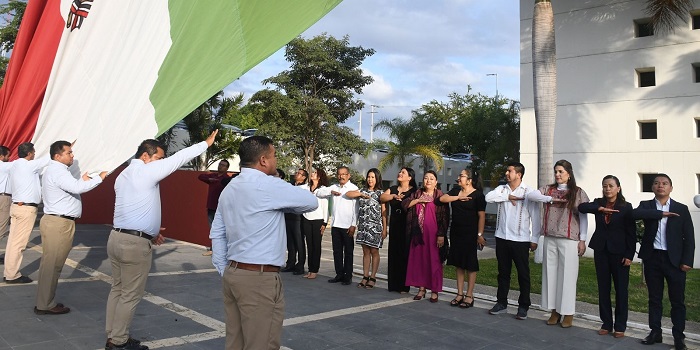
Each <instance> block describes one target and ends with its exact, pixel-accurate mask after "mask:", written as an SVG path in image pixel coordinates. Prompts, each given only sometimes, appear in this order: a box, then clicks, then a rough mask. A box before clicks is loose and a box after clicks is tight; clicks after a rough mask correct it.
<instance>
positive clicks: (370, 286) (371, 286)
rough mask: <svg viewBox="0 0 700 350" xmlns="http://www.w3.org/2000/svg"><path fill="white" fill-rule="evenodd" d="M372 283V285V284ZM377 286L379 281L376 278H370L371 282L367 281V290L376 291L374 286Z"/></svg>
mask: <svg viewBox="0 0 700 350" xmlns="http://www.w3.org/2000/svg"><path fill="white" fill-rule="evenodd" d="M370 283H372V284H370ZM376 284H377V279H376V278H374V277H370V278H369V281H367V285H366V286H365V289H374V286H375V285H376Z"/></svg>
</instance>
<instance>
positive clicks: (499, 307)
mask: <svg viewBox="0 0 700 350" xmlns="http://www.w3.org/2000/svg"><path fill="white" fill-rule="evenodd" d="M489 313H490V314H491V315H498V314H505V313H508V305H503V304H501V303H496V305H494V306H493V307H492V308H491V310H489Z"/></svg>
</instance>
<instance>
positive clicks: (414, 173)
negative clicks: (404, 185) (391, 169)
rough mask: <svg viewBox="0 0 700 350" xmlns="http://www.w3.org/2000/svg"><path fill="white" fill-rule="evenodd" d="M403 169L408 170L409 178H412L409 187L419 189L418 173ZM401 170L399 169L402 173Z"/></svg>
mask: <svg viewBox="0 0 700 350" xmlns="http://www.w3.org/2000/svg"><path fill="white" fill-rule="evenodd" d="M401 169H404V170H406V172H407V173H408V176H410V177H411V181H409V182H408V185H409V186H411V187H413V188H415V189H418V183H417V182H416V172H415V171H414V170H413V168H409V167H402V168H401ZM401 169H399V171H401Z"/></svg>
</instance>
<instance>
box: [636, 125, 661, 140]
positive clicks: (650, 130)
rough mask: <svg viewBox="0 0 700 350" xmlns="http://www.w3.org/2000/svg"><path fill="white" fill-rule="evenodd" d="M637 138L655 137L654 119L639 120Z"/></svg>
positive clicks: (648, 138)
mask: <svg viewBox="0 0 700 350" xmlns="http://www.w3.org/2000/svg"><path fill="white" fill-rule="evenodd" d="M639 138H640V139H641V140H654V139H656V138H657V137H656V121H655V120H653V121H643V122H639Z"/></svg>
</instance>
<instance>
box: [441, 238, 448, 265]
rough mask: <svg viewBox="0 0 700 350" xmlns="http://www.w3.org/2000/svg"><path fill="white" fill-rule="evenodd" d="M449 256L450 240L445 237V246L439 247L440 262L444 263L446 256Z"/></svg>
mask: <svg viewBox="0 0 700 350" xmlns="http://www.w3.org/2000/svg"><path fill="white" fill-rule="evenodd" d="M449 254H450V240H449V239H447V236H445V244H443V245H442V247H440V262H441V263H443V264H444V263H445V261H447V256H448V255H449Z"/></svg>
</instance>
